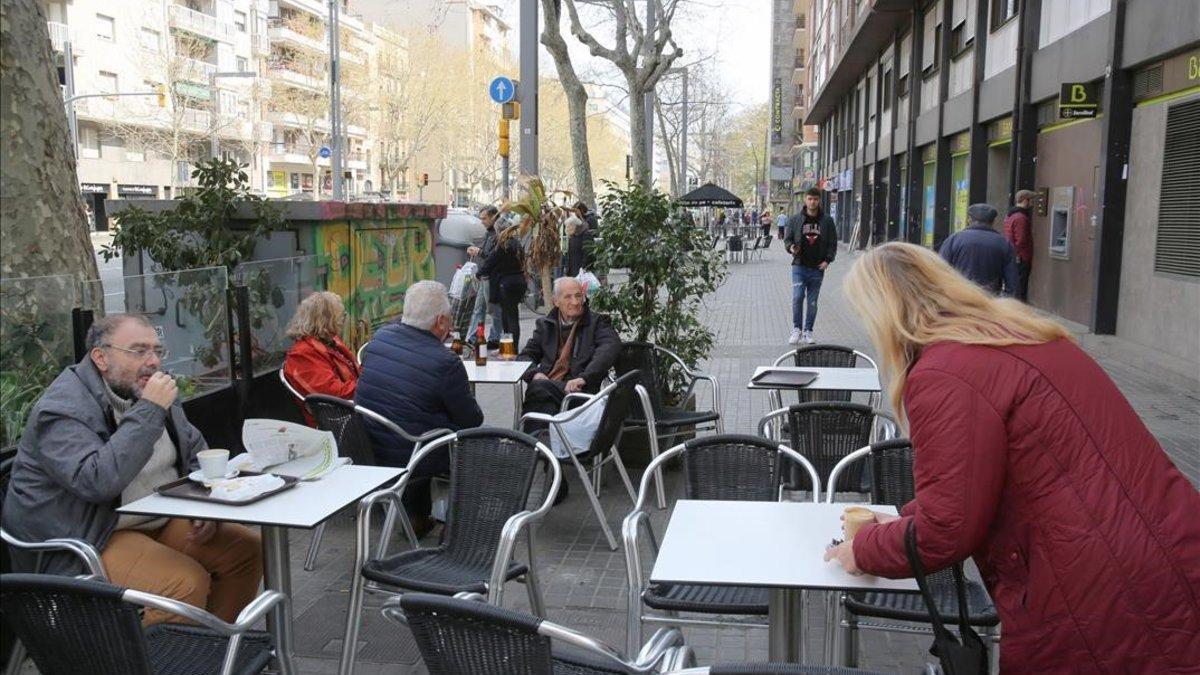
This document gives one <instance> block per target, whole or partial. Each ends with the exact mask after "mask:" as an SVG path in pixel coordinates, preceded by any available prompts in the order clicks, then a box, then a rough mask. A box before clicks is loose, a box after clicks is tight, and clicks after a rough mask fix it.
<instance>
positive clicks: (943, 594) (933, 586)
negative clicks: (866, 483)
mask: <svg viewBox="0 0 1200 675" xmlns="http://www.w3.org/2000/svg"><path fill="white" fill-rule="evenodd" d="M862 460H866V461H867V462H868V463H869V464H870V465H871V469H872V473H873V478H874V480H873V482H872V485H871V503H873V504H888V505H890V506H895V507H896V508H897V509H899V508H900V507H902V506H904V505H905V504H907V503H908V502H910V501H912V500H913V499H914V498H915V496H916V490H915V488H914V485H913V484H914V481H913V471H912V467H913V447H912V442H911V441H909V440H908V439H907V438H895V439H891V440H886V441H880V442H878V443H873V444H871V445H869V446H866V447H863V448H860V449H858V450H856V451H854V452H852V453H850V454H849V455H846V457H844V458H843V459H842V461H840V462H838V464H837V466H835V467H834V468H833V471H832V472H831V473H830V477H829V479H830V480H831V481H836V480H838V478H839V477H840V476H841V474H842V473H843V472H845V471H848V470H850V468H851V467H852V466H853V465H854V464H856V463H859V462H860V461H862ZM829 497H832V493H830V494H829V495H828V497H827V501H832V499H830V498H829ZM928 579H929V588H930V591H931V592H932V593H933V596H934V598H935V600H936V601H937V604H938V612H939V614H941V616H942V618H943V619H945V620H946V621H957V620H958V593H957V590H956V587H955V583H954V575H953V572H952V571H951V570H950V569H949V568H947V569H944V570H941V571H938V572H934V573H932V574H929V575H928ZM843 613H844V615H845V617H844V618H843V617H842V616H841V615H842V614H843ZM827 614H828V618H827V621H826V626H828V627H829V628H828V630H826V632H825V654H826V661H827V662H829V663H830V665H833V663H832V662H833V659H834V658H838V660H839V661H841V663H843V664H845V665H849V666H854V665H857V663H858V630H859V629H860V628H861V629H867V630H878V631H887V632H898V633H923V634H932V632H933V631H932V630H931V629H930V628H928V627H926V626H913V625H912V623H917V624H928V623H930V616H929V610H928V608H927V607H926V606H925V601H924V599H923V598H922V597H921V596H920V595H918V594H916V593H894V592H868V593H843V594H840V595H839V596H838V597H837V598H836V600H835V602H832V603H830V604H829V606H828V607H827ZM862 618H868V619H882V620H883V621H882V622H875V621H862V620H861V619H862ZM967 619H968V622H969V623H970V624H971V625H972V626H976V627H979V628H980V629H981V631H982V633H983V636H984V638H985V639H990V640H991V641H992V642H993V643H994V644H999V642H1000V630H999V623H1000V617H999V616H998V615H997V614H996V608H995V606H994V605H993V604H992V600H991V598H990V597H989V596H988V592H987V590H986V589H985V588H984V587H983V585H982V584H981V583H979V582H978V581H975V580H972V579H968V580H967ZM897 621H904V622H912V623H906V624H900V623H895V622H897ZM998 657H999V649H992V650H991V658H992V659H993V664H992V668H993V670H995V671H997V672H998V671H999V663H998V662H996V661H995V660H996V659H997V658H998Z"/></svg>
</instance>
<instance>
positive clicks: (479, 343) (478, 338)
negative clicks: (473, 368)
mask: <svg viewBox="0 0 1200 675" xmlns="http://www.w3.org/2000/svg"><path fill="white" fill-rule="evenodd" d="M475 365H477V366H486V365H487V339H486V338H485V336H484V331H483V322H482V321H480V322H479V325H478V326H476V327H475Z"/></svg>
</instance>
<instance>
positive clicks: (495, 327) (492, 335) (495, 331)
mask: <svg viewBox="0 0 1200 675" xmlns="http://www.w3.org/2000/svg"><path fill="white" fill-rule="evenodd" d="M475 283H476V284H478V285H479V291H478V293H477V294H476V296H475V311H474V312H473V313H472V314H471V325H470V326H467V332H468V333H470V335H464V336H463V338H464V339H471V340H474V339H475V327H476V326H478V325H479V322H480V321H483V320H484V319H485V318H486V316H487V315H488V314H491V315H492V325H491V326H490V327H489V330H488V338H487V339H488V340H489V341H491V342H499V341H500V303H498V302H489V300H490V298H488V284H487V280H481V279H476V280H475Z"/></svg>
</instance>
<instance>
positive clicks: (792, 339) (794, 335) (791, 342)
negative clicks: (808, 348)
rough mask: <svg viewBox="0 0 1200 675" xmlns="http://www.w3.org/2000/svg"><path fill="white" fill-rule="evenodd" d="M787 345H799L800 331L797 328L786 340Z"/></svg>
mask: <svg viewBox="0 0 1200 675" xmlns="http://www.w3.org/2000/svg"><path fill="white" fill-rule="evenodd" d="M788 344H789V345H798V344H800V329H799V328H793V329H792V336H791V337H789V338H788Z"/></svg>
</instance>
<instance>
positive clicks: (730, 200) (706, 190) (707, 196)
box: [679, 183, 742, 209]
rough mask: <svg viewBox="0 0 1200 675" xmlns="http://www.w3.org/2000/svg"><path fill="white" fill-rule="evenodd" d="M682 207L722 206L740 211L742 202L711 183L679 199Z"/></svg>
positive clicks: (727, 191)
mask: <svg viewBox="0 0 1200 675" xmlns="http://www.w3.org/2000/svg"><path fill="white" fill-rule="evenodd" d="M679 203H680V204H683V205H684V206H723V207H728V208H735V209H740V208H741V207H742V200H740V199H738V198H737V195H735V194H733V193H732V192H730V191H729V190H726V189H725V188H723V187H718V186H717V185H715V184H713V183H705V184H704V185H701V186H700V187H698V188H696V189H695V190H692V191H691V192H689V193H687V194H686V195H684V196H682V197H680V198H679Z"/></svg>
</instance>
